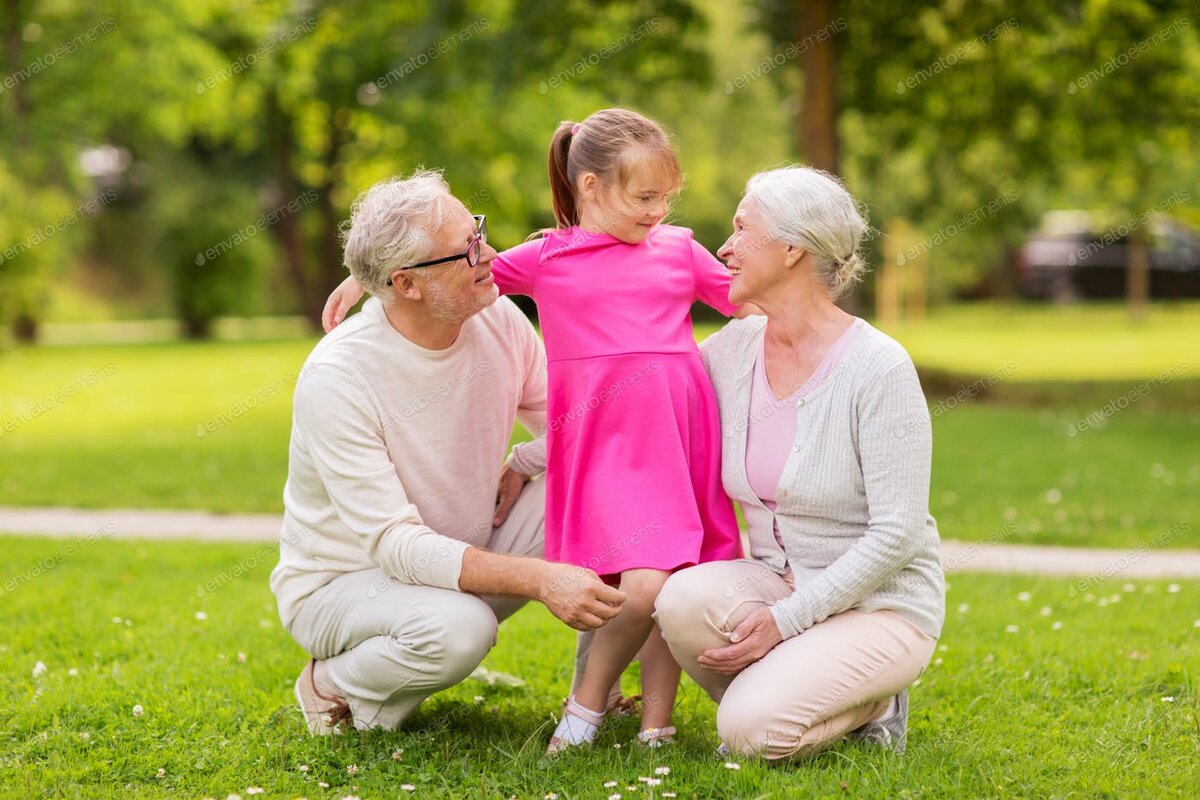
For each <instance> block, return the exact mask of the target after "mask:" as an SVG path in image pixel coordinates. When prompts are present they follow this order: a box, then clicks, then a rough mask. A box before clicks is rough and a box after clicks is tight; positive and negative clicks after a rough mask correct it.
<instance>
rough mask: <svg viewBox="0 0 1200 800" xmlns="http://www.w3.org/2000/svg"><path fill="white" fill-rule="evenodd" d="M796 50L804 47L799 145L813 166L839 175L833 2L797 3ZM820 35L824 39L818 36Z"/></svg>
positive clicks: (800, 0)
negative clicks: (802, 97)
mask: <svg viewBox="0 0 1200 800" xmlns="http://www.w3.org/2000/svg"><path fill="white" fill-rule="evenodd" d="M793 19H794V21H795V32H796V46H797V47H800V46H804V48H805V49H804V52H803V53H801V54H800V67H801V69H802V70H803V72H804V102H803V103H802V104H801V106H800V109H799V111H798V112H797V115H796V121H795V125H796V137H797V140H796V144H797V146H798V149H799V150H800V152H801V153H803V154H804V158H805V159H806V160H807V161H808V163H809V164H810V165H811V166H814V167H817V168H818V169H823V170H825V171H826V172H830V173H833V174H834V175H837V174H838V136H837V113H838V112H837V94H836V92H835V91H834V90H835V88H836V84H835V79H836V70H837V50H836V48H835V45H834V36H835V32H834V30H833V27H832V26H833V0H809V1H808V2H805V1H804V0H797V2H796V4H795V6H794V11H793ZM821 31H825V35H824V36H823V37H822V36H818V34H819V33H820V32H821Z"/></svg>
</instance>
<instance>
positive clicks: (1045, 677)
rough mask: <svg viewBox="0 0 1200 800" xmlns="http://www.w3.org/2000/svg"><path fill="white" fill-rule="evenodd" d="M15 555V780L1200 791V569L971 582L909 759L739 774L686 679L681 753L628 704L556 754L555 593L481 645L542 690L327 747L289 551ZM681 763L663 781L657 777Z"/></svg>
mask: <svg viewBox="0 0 1200 800" xmlns="http://www.w3.org/2000/svg"><path fill="white" fill-rule="evenodd" d="M2 546H3V549H4V552H5V554H6V556H7V558H6V559H5V561H6V563H5V565H4V567H3V571H2V575H3V580H0V589H3V590H4V592H5V593H4V595H3V602H2V603H0V624H2V625H3V630H4V631H5V632H6V636H5V637H4V640H3V643H2V644H0V670H2V671H3V673H4V674H5V675H6V676H8V677H7V680H6V681H5V682H4V684H3V688H0V704H2V707H3V708H4V709H5V711H6V713H5V715H4V719H3V722H0V754H2V755H0V796H4V797H29V798H34V797H131V796H136V797H197V798H199V797H206V796H212V797H218V798H221V797H225V796H226V795H227V794H229V793H237V794H240V795H242V796H243V797H247V796H248V791H247V790H248V789H249V788H250V787H260V788H262V789H264V790H265V792H264V794H263V796H264V797H296V796H305V797H308V798H334V799H335V800H336V798H342V797H345V796H347V795H358V796H360V797H362V798H383V797H389V798H392V797H397V796H405V797H406V796H411V797H460V798H490V797H496V798H507V797H513V796H515V797H520V798H532V799H533V800H538V799H540V798H543V797H544V796H545V795H546V793H547V792H551V791H553V792H557V793H558V795H559V797H560V798H563V800H566V799H567V798H605V797H608V796H609V795H610V794H613V793H620V794H622V795H623V796H624V797H625V798H636V797H647V798H650V797H662V792H663V791H673V792H676V793H677V795H678V796H679V797H692V798H726V797H729V798H732V797H746V798H749V797H756V798H768V797H769V798H775V797H809V796H820V797H868V798H898V797H946V798H961V797H1088V798H1093V797H1109V798H1126V797H1147V798H1151V797H1152V798H1162V797H1187V798H1191V797H1195V796H1196V791H1197V787H1198V786H1200V768H1198V767H1197V763H1200V762H1198V760H1200V714H1198V710H1197V703H1198V693H1197V690H1196V680H1197V672H1196V667H1197V665H1198V664H1200V619H1198V617H1200V584H1197V583H1186V582H1185V583H1182V584H1173V585H1167V584H1166V583H1162V582H1140V581H1139V582H1138V583H1136V584H1126V583H1123V581H1122V579H1121V576H1120V575H1116V576H1114V577H1113V578H1112V579H1111V580H1107V581H1104V582H1102V583H1100V584H1097V585H1095V586H1093V587H1090V593H1089V594H1082V595H1081V594H1079V593H1078V592H1076V591H1073V590H1072V588H1071V587H1072V586H1074V585H1075V582H1073V581H1069V580H1063V579H1045V578H1027V577H997V576H984V575H957V576H955V577H954V578H953V583H952V586H951V587H950V590H949V593H948V614H947V624H946V629H945V632H944V635H943V637H942V640H941V646H940V648H939V651H938V652H937V654H936V659H937V661H935V663H934V664H933V665H931V666H930V667H929V669H927V670H926V672H925V675H924V676H923V677H922V678H921V680H920V683H919V685H918V686H917V687H916V688H915V689H914V690H913V695H912V716H911V724H910V735H909V749H908V755H907V756H905V757H904V758H896V757H894V756H892V755H891V754H886V753H882V752H879V751H873V750H870V749H867V748H863V747H861V746H858V745H851V744H841V745H839V746H837V747H836V748H835V749H833V750H832V751H830V752H828V753H826V754H824V755H822V756H821V757H819V758H818V759H817V760H816V761H814V762H812V763H810V764H808V765H805V766H801V767H790V768H768V767H766V766H765V765H762V764H760V763H756V762H754V761H743V760H742V759H737V761H739V762H742V763H741V764H740V769H737V770H732V769H727V768H726V767H725V766H724V764H723V762H722V761H721V760H720V759H717V758H715V757H714V756H713V748H714V747H715V746H716V744H717V741H716V738H715V729H714V727H713V710H714V706H713V705H712V703H711V702H710V701H709V700H708V699H707V698H706V697H704V696H703V695H702V694H701V693H700V691H699V689H698V688H697V687H696V686H695V685H694V684H692V683H691V682H690V681H685V684H684V687H683V690H682V692H681V695H680V703H679V709H678V712H677V715H676V722H677V724H678V725H679V726H680V729H681V737H680V740H679V742H678V744H677V746H675V747H673V748H670V749H667V750H665V751H663V750H660V751H654V752H647V751H640V750H638V749H636V748H634V747H632V746H631V745H630V740H631V739H632V737H633V735H634V733H635V732H636V724H635V723H634V722H633V721H632V720H625V721H620V722H618V723H616V724H614V725H612V726H611V727H608V728H606V729H605V730H604V731H603V732H602V734H601V737H600V740H599V745H598V747H597V749H596V750H595V751H594V752H593V753H588V754H578V755H576V754H569V755H568V756H566V757H563V758H560V759H558V760H556V761H546V760H543V759H542V758H541V757H540V754H541V752H542V750H543V748H544V746H545V742H546V740H547V738H548V736H549V733H550V727H551V724H552V723H551V721H550V719H551V714H552V713H554V712H555V711H556V709H557V706H558V702H559V700H560V699H561V697H562V696H563V693H564V692H565V690H566V687H567V683H568V680H569V664H570V653H571V650H572V646H573V639H572V636H571V633H570V632H569V631H568V630H567V629H566V628H565V627H562V626H561V625H559V624H558V623H557V622H555V621H554V620H553V618H551V617H550V616H549V614H547V613H546V612H545V611H544V610H543V609H542V608H541V607H537V606H534V607H530V608H527V609H526V610H524V611H522V612H521V613H520V614H518V615H517V616H516V617H515V618H513V619H512V620H510V621H509V622H508V623H506V624H505V625H504V626H503V627H502V628H501V633H500V643H499V646H498V647H497V648H496V649H495V650H494V651H493V653H492V654H491V656H490V657H489V658H488V660H487V661H486V662H485V666H487V667H488V668H490V669H492V670H498V671H502V672H504V673H507V674H509V675H514V676H517V677H520V678H523V679H525V680H526V682H527V683H526V685H525V686H523V687H517V688H501V687H499V686H494V687H493V686H488V685H486V684H484V683H482V682H479V681H468V682H467V683H465V684H463V685H461V686H459V687H456V688H454V689H452V690H450V691H447V692H445V693H442V694H439V695H436V696H435V697H434V698H433V699H431V700H430V701H428V702H427V703H426V704H425V705H424V706H423V707H422V708H421V709H420V710H419V711H418V712H417V714H416V715H415V716H414V717H413V718H412V719H411V720H410V721H409V722H408V723H407V724H406V727H405V729H404V730H402V731H400V732H371V733H368V734H365V735H362V736H359V735H348V736H344V737H337V738H328V739H313V738H309V737H308V736H307V733H306V732H305V731H304V729H303V727H302V723H301V722H300V719H299V715H298V712H296V711H295V710H294V709H293V707H292V706H293V701H292V696H291V684H292V681H293V679H294V677H295V674H296V673H297V672H298V670H299V668H300V666H301V665H302V664H303V661H304V656H303V654H302V652H301V651H300V650H299V648H298V647H297V646H296V645H295V644H294V643H292V642H291V640H290V639H289V637H288V636H287V634H286V633H285V632H284V631H283V629H282V628H281V627H280V626H279V624H278V621H277V618H276V616H275V613H274V603H273V600H272V597H271V595H270V593H269V591H268V589H267V585H266V580H267V574H268V572H269V570H270V568H271V566H272V564H273V563H274V554H273V553H272V552H271V548H266V549H264V548H262V547H255V546H247V545H227V544H190V543H159V542H154V543H151V542H119V541H97V542H92V543H87V542H83V543H78V542H76V543H72V542H70V541H64V540H48V539H30V538H21V537H11V536H6V537H3V544H2ZM39 564H41V566H40V567H39V566H38V565H39ZM239 565H240V568H238V567H239ZM235 572H236V573H237V574H239V575H240V577H237V578H233V579H232V580H231V581H230V582H228V583H226V584H224V585H223V588H221V589H219V590H218V591H216V592H214V593H210V594H207V595H206V596H204V597H203V598H202V599H201V598H200V597H199V596H198V593H197V587H198V586H201V585H203V584H204V583H205V582H207V581H209V580H212V579H214V578H216V577H217V576H221V575H226V576H229V575H231V574H232V573H235ZM1024 593H1028V595H1026V594H1024ZM200 612H203V614H204V615H206V618H205V619H199V618H198V617H197V614H198V613H200ZM1010 626H1012V627H1010ZM243 657H244V660H243ZM39 662H40V663H42V664H44V665H45V667H44V671H43V670H42V669H41V668H38V667H37V665H38V663H39ZM35 673H37V674H35ZM73 673H74V674H73ZM628 688H632V686H630V687H628ZM135 705H140V706H142V708H143V709H144V713H143V715H141V716H140V717H139V716H135V715H134V713H133V707H134V706H135ZM616 745H620V747H619V748H618V747H616ZM400 749H402V750H403V753H401V754H400V758H399V759H398V760H396V759H393V753H394V752H396V751H397V750H400ZM351 765H355V766H356V767H357V772H356V774H353V775H352V774H350V773H349V772H348V768H349V767H350V766H351ZM660 766H666V767H668V768H669V769H670V773H669V774H668V775H666V776H662V777H663V784H662V785H661V786H658V787H647V786H645V785H644V784H643V783H641V782H639V781H638V777H639V776H652V775H654V770H655V768H656V767H660ZM160 770H161V771H162V772H161V777H160V776H159V775H160ZM610 780H614V781H617V787H616V788H605V787H604V785H603V784H604V783H605V782H606V781H610ZM319 782H325V783H328V784H329V787H328V788H323V787H321V786H320V785H319ZM403 784H411V785H413V786H414V787H415V791H413V792H412V793H411V794H409V793H408V792H406V791H403V790H402V789H401V786H402V785H403ZM631 785H633V786H636V787H637V788H636V789H633V790H630V789H627V788H626V787H627V786H631Z"/></svg>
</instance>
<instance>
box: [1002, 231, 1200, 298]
mask: <svg viewBox="0 0 1200 800" xmlns="http://www.w3.org/2000/svg"><path fill="white" fill-rule="evenodd" d="M1129 228H1130V226H1129V224H1128V223H1127V224H1126V225H1121V224H1120V223H1119V222H1118V223H1116V224H1104V220H1103V219H1102V218H1101V217H1100V216H1099V215H1096V214H1093V213H1090V212H1087V211H1051V212H1050V213H1048V214H1046V216H1045V217H1043V219H1042V224H1041V226H1040V227H1039V228H1038V230H1037V231H1036V232H1035V233H1033V235H1031V236H1030V237H1029V239H1028V241H1026V242H1025V244H1024V245H1022V246H1021V248H1020V249H1019V250H1018V251H1017V254H1016V258H1015V259H1014V265H1013V266H1014V271H1015V273H1016V282H1017V289H1018V291H1020V292H1021V294H1023V295H1025V296H1027V297H1037V298H1044V299H1047V300H1052V301H1055V302H1066V301H1070V300H1077V299H1080V298H1085V297H1097V298H1105V297H1123V296H1124V295H1125V275H1126V264H1127V262H1128V258H1129V247H1130V244H1129ZM1146 230H1147V232H1148V233H1149V239H1150V295H1151V297H1197V296H1200V233H1198V232H1197V231H1196V230H1195V229H1193V228H1191V227H1190V226H1188V225H1187V224H1185V223H1183V222H1180V221H1179V220H1177V219H1174V218H1173V217H1168V216H1166V215H1164V214H1158V215H1154V216H1152V217H1151V218H1150V219H1149V221H1148V222H1147V223H1146Z"/></svg>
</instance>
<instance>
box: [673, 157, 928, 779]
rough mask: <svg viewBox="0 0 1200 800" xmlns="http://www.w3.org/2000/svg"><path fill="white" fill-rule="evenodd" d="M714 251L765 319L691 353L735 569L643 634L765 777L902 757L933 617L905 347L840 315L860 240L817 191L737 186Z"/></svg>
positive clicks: (920, 405) (714, 567) (789, 181)
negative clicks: (718, 445) (732, 537)
mask: <svg viewBox="0 0 1200 800" xmlns="http://www.w3.org/2000/svg"><path fill="white" fill-rule="evenodd" d="M733 225H734V231H733V235H732V236H730V237H729V240H728V241H726V242H725V244H724V245H723V246H722V248H721V250H720V252H719V253H718V254H719V255H720V256H721V257H722V258H724V259H725V261H726V263H727V264H728V267H729V270H730V272H732V273H733V282H732V285H731V287H730V291H729V299H730V300H731V301H732V302H734V303H753V304H755V305H757V306H759V307H760V308H761V309H762V310H763V311H764V313H765V316H756V317H749V318H746V319H741V320H735V321H733V322H731V323H729V324H728V325H727V326H726V327H725V328H724V329H723V330H721V331H720V332H719V333H717V334H714V335H713V336H711V337H710V338H709V339H708V340H707V341H706V342H705V343H704V345H703V347H702V351H703V355H704V360H705V365H706V367H707V368H708V371H709V374H710V375H711V377H712V381H713V384H714V386H715V387H716V391H717V400H718V403H719V405H720V413H721V425H722V428H723V432H724V436H723V446H722V448H723V464H724V466H723V473H722V478H723V481H724V485H725V491H726V492H728V494H729V496H730V497H732V498H733V499H734V500H736V501H738V502H739V503H740V504H741V506H742V509H743V511H744V512H745V517H746V522H747V524H748V527H749V542H750V548H749V552H750V556H751V557H750V558H748V559H743V560H739V561H723V562H713V563H707V564H701V565H699V566H695V567H691V568H689V569H685V570H682V571H680V572H677V573H676V574H674V575H673V576H671V578H670V579H669V580H668V581H667V583H666V585H665V586H664V588H663V589H662V592H661V593H660V595H659V597H658V602H657V606H656V609H657V611H656V619H657V621H658V624H659V626H660V628H661V630H662V634H663V637H664V638H665V639H666V641H667V643H668V644H669V645H670V648H671V652H672V653H674V655H675V657H676V659H678V661H679V663H680V665H681V666H682V667H683V668H684V670H686V671H687V673H688V674H689V675H691V676H692V678H693V679H694V680H695V681H696V682H697V683H698V684H700V686H702V687H703V688H704V690H705V691H707V692H708V694H709V695H710V696H711V697H712V698H713V699H714V700H715V701H717V703H718V704H719V707H718V709H717V729H718V732H719V733H720V736H721V738H722V740H723V741H724V743H725V745H726V746H727V747H729V748H730V749H732V750H733V751H735V752H739V753H742V754H745V755H761V756H763V757H764V758H766V759H769V760H772V761H781V760H784V759H794V758H802V757H805V756H808V755H811V754H813V753H815V752H816V751H818V750H819V749H821V748H822V747H823V746H826V745H828V744H830V743H832V742H834V741H835V740H837V739H839V738H841V737H842V736H844V735H846V734H851V735H852V736H854V737H856V738H859V739H863V740H866V741H872V742H876V743H878V744H882V745H884V746H887V747H890V748H892V749H893V750H896V751H898V752H902V751H903V749H904V745H905V740H906V734H907V721H908V691H907V688H906V687H908V686H909V685H910V684H911V683H912V682H913V681H914V680H916V678H917V677H918V676H919V675H920V674H921V671H922V670H923V669H924V667H925V665H926V664H927V663H928V662H929V658H930V656H931V655H932V653H933V650H934V646H935V644H936V641H937V636H938V635H939V633H940V631H941V627H942V621H943V618H944V612H945V584H944V581H943V576H942V569H941V566H940V563H939V560H938V552H937V549H938V534H937V526H936V524H935V522H934V520H933V518H932V517H931V516H930V515H929V471H930V453H931V441H930V420H929V411H928V409H927V407H926V405H925V399H924V396H923V395H922V393H921V386H920V383H919V382H918V379H917V373H916V370H915V369H914V367H913V363H912V361H911V359H910V358H909V357H908V354H907V353H906V352H905V351H904V349H903V348H902V347H901V346H900V345H899V344H898V343H897V342H895V341H894V340H893V339H891V338H890V337H888V336H886V335H885V334H883V333H881V332H880V331H878V330H876V329H875V328H873V327H871V326H870V325H869V324H867V323H866V322H865V321H864V320H862V319H858V318H856V317H853V316H851V315H850V314H847V313H846V312H844V311H842V310H841V309H839V308H838V307H837V306H836V305H835V304H834V301H835V300H836V299H838V298H839V297H841V296H842V295H843V294H844V293H845V292H846V291H847V289H849V288H850V287H851V286H852V285H853V284H854V283H855V281H857V280H858V278H859V275H860V273H861V272H862V270H863V264H862V261H861V259H860V257H859V255H858V248H859V244H860V242H861V240H862V238H863V235H864V232H865V231H866V229H867V224H866V222H865V221H864V220H863V218H862V216H861V215H860V213H859V211H858V208H857V207H856V204H855V202H854V200H853V199H852V198H851V197H850V195H849V194H847V192H846V191H845V189H843V188H842V186H841V185H840V184H839V183H838V182H837V181H836V180H834V179H833V178H831V177H830V176H828V175H827V174H825V173H823V172H820V171H819V170H814V169H805V168H798V167H792V168H786V169H777V170H772V171H769V172H764V173H760V174H758V175H755V176H754V177H753V178H751V179H750V182H749V183H748V184H747V187H746V194H745V197H744V198H743V199H742V201H741V203H740V204H739V205H738V208H737V215H736V216H735V217H734V220H733Z"/></svg>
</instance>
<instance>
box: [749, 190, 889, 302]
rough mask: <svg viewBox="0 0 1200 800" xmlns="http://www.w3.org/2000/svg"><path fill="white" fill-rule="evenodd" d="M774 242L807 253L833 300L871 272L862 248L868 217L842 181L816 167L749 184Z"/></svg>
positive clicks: (867, 228)
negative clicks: (864, 274) (800, 248)
mask: <svg viewBox="0 0 1200 800" xmlns="http://www.w3.org/2000/svg"><path fill="white" fill-rule="evenodd" d="M746 197H747V198H748V199H753V200H754V201H755V203H756V204H757V206H758V211H759V213H760V214H762V217H763V220H764V221H765V222H766V224H767V230H768V231H769V235H770V236H771V238H773V239H775V240H776V241H778V242H783V243H784V244H788V245H792V246H794V247H802V248H804V249H805V251H807V252H808V253H809V255H811V256H812V257H813V269H814V270H815V272H816V275H817V277H818V278H820V279H821V280H822V281H823V282H824V284H825V286H826V287H828V289H829V296H830V298H831V299H833V300H837V299H838V298H841V297H844V296H845V295H846V293H847V292H849V291H850V290H851V289H852V288H854V285H855V284H856V283H858V282H859V281H860V280H862V274H863V273H864V272H865V271H866V265H865V264H864V263H863V260H862V256H861V255H860V254H859V245H860V244H861V243H862V240H863V237H864V236H865V235H866V232H867V231H868V230H869V227H870V226H869V225H868V224H867V221H866V219H865V214H864V212H863V211H862V210H860V208H859V206H858V204H857V203H856V202H855V200H854V198H853V197H851V196H850V193H849V192H847V191H846V189H845V188H844V187H843V186H842V184H841V183H840V182H839V181H838V179H837V178H835V177H833V176H832V175H830V174H829V173H828V172H824V171H822V170H819V169H813V168H811V167H782V168H780V169H772V170H767V171H766V172H760V173H758V174H757V175H755V176H753V177H752V178H750V180H749V181H748V182H747V183H746Z"/></svg>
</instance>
